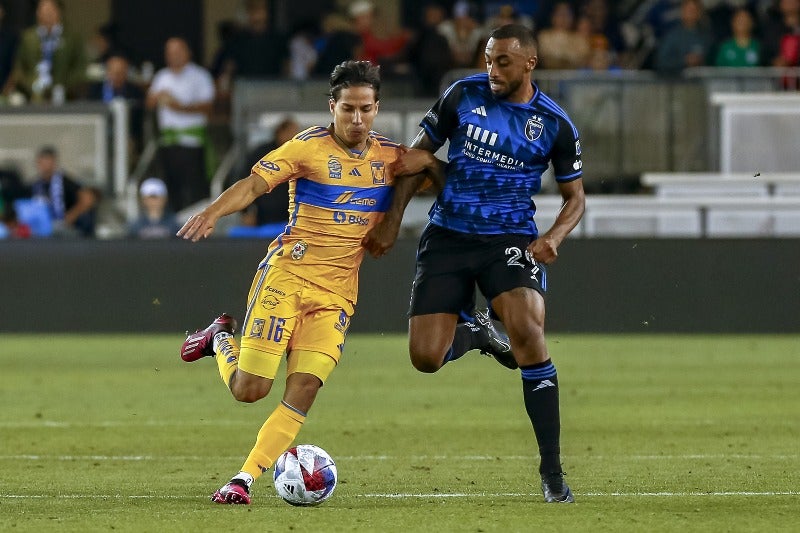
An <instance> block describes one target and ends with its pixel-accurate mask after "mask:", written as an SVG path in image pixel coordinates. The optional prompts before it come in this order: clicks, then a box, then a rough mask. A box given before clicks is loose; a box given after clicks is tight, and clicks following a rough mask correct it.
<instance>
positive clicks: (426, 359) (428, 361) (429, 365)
mask: <svg viewBox="0 0 800 533" xmlns="http://www.w3.org/2000/svg"><path fill="white" fill-rule="evenodd" d="M443 361H444V357H443V356H438V357H437V355H436V354H434V353H431V352H424V353H418V352H414V351H412V352H411V364H412V365H414V368H416V369H417V370H419V371H420V372H424V373H426V374H432V373H434V372H436V371H437V370H439V369H440V368H442V362H443Z"/></svg>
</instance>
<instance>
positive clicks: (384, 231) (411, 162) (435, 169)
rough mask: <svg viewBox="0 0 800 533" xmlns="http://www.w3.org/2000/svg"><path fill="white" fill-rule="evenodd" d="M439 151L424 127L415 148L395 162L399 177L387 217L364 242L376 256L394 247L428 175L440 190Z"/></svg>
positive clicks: (441, 172)
mask: <svg viewBox="0 0 800 533" xmlns="http://www.w3.org/2000/svg"><path fill="white" fill-rule="evenodd" d="M435 150H436V147H435V146H434V144H433V142H432V141H431V140H430V138H429V137H428V135H427V134H426V133H425V131H424V130H421V131H420V132H419V134H418V135H417V137H416V138H415V139H414V142H412V143H411V149H410V150H406V151H405V152H404V153H403V154H402V155H401V156H400V157H399V158H398V159H397V160H396V161H395V162H394V163H392V165H391V169H392V173H393V175H394V178H395V180H394V193H393V196H392V204H391V205H390V206H389V209H388V210H387V211H386V214H385V215H384V217H383V219H382V220H381V221H380V222H379V223H378V224H376V225H375V226H374V227H373V228H372V229H370V230H369V231H368V232H367V234H366V235H365V236H364V238H363V239H362V241H361V244H362V246H364V248H366V249H367V252H369V254H370V255H372V256H373V257H381V256H382V255H385V254H386V252H388V251H389V250H390V249H391V248H392V246H394V243H395V241H396V240H397V235H398V234H399V233H400V224H401V222H402V221H403V213H404V212H405V210H406V207H407V206H408V202H410V201H411V198H412V197H413V196H414V194H416V193H417V191H419V190H420V188H421V187H422V185H423V183H424V182H425V179H426V177H428V178H430V179H431V180H432V181H433V182H434V186H435V187H436V188H437V189H438V190H441V187H442V186H444V164H443V163H442V162H441V161H439V160H438V159H436V157H434V155H433V152H434V151H435Z"/></svg>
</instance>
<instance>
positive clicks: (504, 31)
mask: <svg viewBox="0 0 800 533" xmlns="http://www.w3.org/2000/svg"><path fill="white" fill-rule="evenodd" d="M489 38H490V39H495V40H498V39H516V40H518V41H519V45H520V46H522V47H524V48H533V51H534V53H535V52H536V51H537V50H538V48H539V47H538V43H537V42H536V36H535V35H534V34H533V32H532V31H531V29H530V28H528V27H527V26H523V25H522V24H505V25H504V26H500V27H499V28H495V29H494V30H492V33H490V34H489Z"/></svg>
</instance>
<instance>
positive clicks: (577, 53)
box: [539, 2, 590, 69]
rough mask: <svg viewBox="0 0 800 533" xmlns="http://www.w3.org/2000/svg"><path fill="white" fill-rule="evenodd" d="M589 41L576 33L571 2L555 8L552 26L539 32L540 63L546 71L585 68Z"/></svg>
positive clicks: (551, 21)
mask: <svg viewBox="0 0 800 533" xmlns="http://www.w3.org/2000/svg"><path fill="white" fill-rule="evenodd" d="M589 52H590V47H589V39H588V37H587V36H586V35H585V34H582V33H579V32H578V31H576V27H575V13H574V11H573V9H572V6H571V5H570V3H569V2H559V3H557V4H556V5H555V6H554V7H553V12H552V15H551V17H550V26H549V27H547V28H544V29H542V30H541V31H539V61H541V68H545V69H578V68H583V67H584V66H586V64H587V60H588V59H589Z"/></svg>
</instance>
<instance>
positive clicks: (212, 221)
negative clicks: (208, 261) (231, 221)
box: [177, 174, 267, 242]
mask: <svg viewBox="0 0 800 533" xmlns="http://www.w3.org/2000/svg"><path fill="white" fill-rule="evenodd" d="M266 192H267V182H265V181H264V180H263V179H262V178H261V177H260V176H257V175H255V174H250V176H248V177H246V178H245V179H243V180H239V181H237V182H236V183H234V184H233V185H231V186H230V187H229V188H228V189H226V190H225V191H224V192H223V193H222V194H220V195H219V196H218V197H217V199H216V200H214V201H213V202H211V205H209V206H208V207H206V208H205V209H203V210H202V211H201V212H199V213H197V214H196V215H193V216H192V217H191V218H189V220H187V221H186V224H184V225H183V227H182V228H181V229H179V230H178V234H177V235H178V237H183V238H184V239H188V240H191V241H192V242H197V241H199V240H200V239H201V238H206V237H209V236H210V235H211V234H212V233H213V232H214V226H216V224H217V220H219V219H220V218H221V217H224V216H225V215H230V214H231V213H236V212H237V211H241V210H242V209H244V208H245V207H247V206H248V205H250V204H252V203H253V201H254V200H255V199H256V198H258V197H259V196H261V195H262V194H264V193H266Z"/></svg>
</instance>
